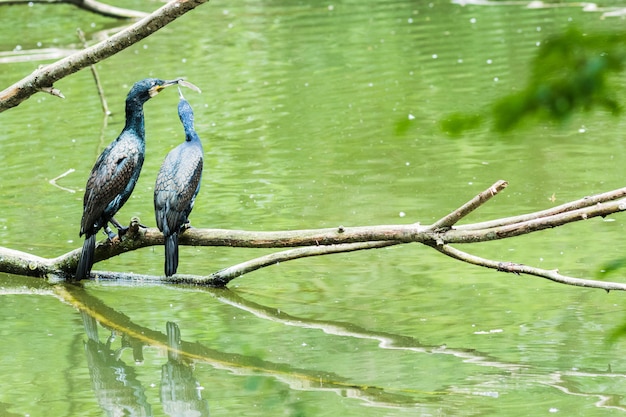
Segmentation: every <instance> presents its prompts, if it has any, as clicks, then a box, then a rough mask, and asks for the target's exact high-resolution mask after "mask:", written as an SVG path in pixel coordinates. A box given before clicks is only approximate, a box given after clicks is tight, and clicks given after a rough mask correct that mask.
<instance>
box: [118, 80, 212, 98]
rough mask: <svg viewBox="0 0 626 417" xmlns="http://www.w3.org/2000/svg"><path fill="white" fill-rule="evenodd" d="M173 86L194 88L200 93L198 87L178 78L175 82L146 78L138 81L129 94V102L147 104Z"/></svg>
mask: <svg viewBox="0 0 626 417" xmlns="http://www.w3.org/2000/svg"><path fill="white" fill-rule="evenodd" d="M172 85H182V86H184V87H189V88H192V89H194V90H196V91H200V89H199V88H198V87H196V86H195V85H193V84H191V83H190V82H188V81H185V80H183V79H182V78H176V79H173V80H161V79H159V78H146V79H143V80H141V81H137V82H136V83H135V85H133V87H132V88H131V89H130V91H129V92H128V97H126V100H127V101H137V102H139V103H140V104H143V103H145V102H146V101H148V100H150V99H151V98H152V97H154V96H156V95H157V94H159V93H160V92H161V91H162V90H163V89H165V88H167V87H169V86H172Z"/></svg>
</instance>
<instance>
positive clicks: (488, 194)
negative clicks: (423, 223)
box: [431, 180, 509, 230]
mask: <svg viewBox="0 0 626 417" xmlns="http://www.w3.org/2000/svg"><path fill="white" fill-rule="evenodd" d="M507 185H509V183H507V182H506V181H503V180H499V181H498V182H496V183H495V184H493V185H492V186H491V187H489V188H488V189H486V190H485V191H483V192H481V193H480V194H478V195H477V196H476V197H474V198H472V199H471V200H470V201H468V202H467V203H465V204H463V205H462V206H461V207H459V208H458V209H456V210H454V211H453V212H452V213H450V214H448V215H446V216H444V217H442V218H441V219H439V220H437V221H436V222H435V223H433V224H432V226H431V228H432V229H433V230H438V229H448V228H450V227H452V226H454V225H455V224H456V223H457V222H458V221H459V220H461V219H462V218H463V217H465V216H467V215H468V214H470V213H471V212H473V211H474V210H476V209H477V208H478V207H480V206H482V205H483V204H485V203H486V202H487V201H489V200H490V199H491V198H492V197H493V196H495V195H496V194H498V193H499V192H500V191H502V190H504V189H505V188H506V186H507Z"/></svg>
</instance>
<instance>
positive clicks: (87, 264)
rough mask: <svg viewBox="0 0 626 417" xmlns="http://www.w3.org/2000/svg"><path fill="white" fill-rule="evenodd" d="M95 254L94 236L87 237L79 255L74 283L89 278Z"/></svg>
mask: <svg viewBox="0 0 626 417" xmlns="http://www.w3.org/2000/svg"><path fill="white" fill-rule="evenodd" d="M95 252H96V235H95V234H94V235H91V236H87V237H86V238H85V243H83V251H82V252H81V254H80V260H79V261H78V267H77V268H76V281H80V280H81V279H86V278H89V273H90V272H91V267H92V266H93V255H94V253H95Z"/></svg>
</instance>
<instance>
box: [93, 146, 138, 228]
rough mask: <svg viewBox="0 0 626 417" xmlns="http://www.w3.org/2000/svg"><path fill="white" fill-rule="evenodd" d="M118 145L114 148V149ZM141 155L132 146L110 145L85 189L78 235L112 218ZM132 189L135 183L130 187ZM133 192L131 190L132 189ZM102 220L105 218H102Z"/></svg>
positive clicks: (95, 167)
mask: <svg viewBox="0 0 626 417" xmlns="http://www.w3.org/2000/svg"><path fill="white" fill-rule="evenodd" d="M115 144H117V145H116V146H113V145H115ZM139 159H140V155H139V153H138V152H137V151H136V149H135V148H133V147H132V146H128V145H125V144H124V143H123V142H113V144H111V145H110V146H109V147H108V148H107V149H105V151H104V152H103V153H102V155H101V156H100V157H99V158H98V161H96V165H95V166H94V167H93V169H92V171H91V174H90V175H89V179H88V180H87V186H86V189H85V198H84V201H83V203H84V211H83V219H82V221H81V232H82V233H84V232H87V231H89V230H90V229H92V228H94V227H96V229H97V228H99V227H102V226H104V225H103V224H98V225H97V226H94V225H95V224H96V223H97V222H98V221H100V219H101V218H102V217H103V216H105V217H112V216H113V215H114V214H115V212H116V211H117V210H118V209H119V207H120V205H121V203H123V201H122V200H123V199H124V197H126V198H127V197H128V196H124V194H125V191H127V189H128V186H129V183H130V182H131V179H132V178H133V174H134V172H135V169H136V168H137V166H138V165H139V164H140V161H139ZM132 185H133V186H134V183H133V184H132ZM131 191H132V188H131ZM104 220H105V221H106V220H108V219H104Z"/></svg>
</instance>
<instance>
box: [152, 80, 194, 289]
mask: <svg viewBox="0 0 626 417" xmlns="http://www.w3.org/2000/svg"><path fill="white" fill-rule="evenodd" d="M179 91H180V89H179ZM178 116H179V117H180V121H181V122H182V124H183V127H184V129H185V142H183V143H181V144H180V145H178V146H177V147H176V148H174V149H172V150H171V151H170V153H168V154H167V156H166V157H165V160H164V161H163V165H161V169H160V171H159V175H158V176H157V180H156V185H155V186H154V212H155V215H156V222H157V226H158V227H159V230H161V231H162V232H163V236H164V238H165V276H168V277H170V276H172V275H174V274H175V273H176V269H177V268H178V233H179V232H180V231H181V230H182V229H183V227H185V226H186V224H187V223H189V213H191V210H192V209H193V203H194V200H195V199H196V196H197V195H198V191H200V180H201V178H202V164H203V150H202V143H201V142H200V138H199V137H198V134H197V133H196V131H195V130H194V127H193V110H192V108H191V106H190V105H189V102H187V100H185V98H184V97H183V95H182V93H181V94H180V102H179V103H178Z"/></svg>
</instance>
